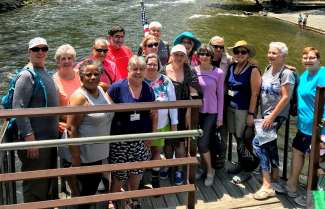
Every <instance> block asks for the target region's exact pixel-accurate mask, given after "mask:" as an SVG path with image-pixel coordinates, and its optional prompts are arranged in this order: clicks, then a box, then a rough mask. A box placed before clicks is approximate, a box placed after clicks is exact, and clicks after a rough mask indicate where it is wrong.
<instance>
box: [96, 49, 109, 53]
mask: <svg viewBox="0 0 325 209" xmlns="http://www.w3.org/2000/svg"><path fill="white" fill-rule="evenodd" d="M95 50H96V52H99V53H102V52H104V53H107V52H108V49H95Z"/></svg>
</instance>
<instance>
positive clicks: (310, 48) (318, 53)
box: [302, 46, 320, 60]
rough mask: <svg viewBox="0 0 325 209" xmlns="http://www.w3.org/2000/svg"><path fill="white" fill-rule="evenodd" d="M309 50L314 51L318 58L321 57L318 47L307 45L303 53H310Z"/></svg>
mask: <svg viewBox="0 0 325 209" xmlns="http://www.w3.org/2000/svg"><path fill="white" fill-rule="evenodd" d="M309 52H314V53H315V55H316V57H317V59H318V60H319V59H320V52H319V51H318V49H316V48H314V47H311V46H309V47H305V48H304V50H303V51H302V55H305V54H308V53H309Z"/></svg>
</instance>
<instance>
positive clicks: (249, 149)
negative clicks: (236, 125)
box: [237, 126, 260, 172]
mask: <svg viewBox="0 0 325 209" xmlns="http://www.w3.org/2000/svg"><path fill="white" fill-rule="evenodd" d="M254 136H255V132H254V128H253V127H249V126H245V129H244V133H243V135H242V137H241V140H238V144H237V153H238V160H239V162H240V164H241V165H242V168H243V170H244V171H246V172H251V171H253V170H255V169H256V168H257V167H258V165H259V163H260V159H259V158H258V157H257V156H256V154H255V153H254V151H253V145H252V141H253V139H254Z"/></svg>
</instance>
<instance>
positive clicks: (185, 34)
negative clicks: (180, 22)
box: [173, 31, 201, 50]
mask: <svg viewBox="0 0 325 209" xmlns="http://www.w3.org/2000/svg"><path fill="white" fill-rule="evenodd" d="M184 38H189V39H191V40H192V41H193V43H194V49H193V50H196V49H198V48H199V47H200V46H201V42H200V41H199V40H198V39H197V38H196V37H195V35H194V33H192V32H189V31H185V32H182V33H180V34H178V35H177V36H176V37H175V39H174V41H173V45H174V46H175V45H177V44H182V40H183V39H184Z"/></svg>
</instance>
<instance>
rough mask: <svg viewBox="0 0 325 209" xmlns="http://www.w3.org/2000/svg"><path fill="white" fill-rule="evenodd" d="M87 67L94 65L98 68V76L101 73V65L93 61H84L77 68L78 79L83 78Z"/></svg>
mask: <svg viewBox="0 0 325 209" xmlns="http://www.w3.org/2000/svg"><path fill="white" fill-rule="evenodd" d="M89 65H95V66H96V67H97V68H98V71H99V73H100V74H102V73H103V67H102V64H101V63H100V62H98V61H94V60H90V59H88V60H85V61H84V62H82V63H81V65H80V67H79V76H80V78H83V77H84V76H85V70H86V69H87V67H88V66H89Z"/></svg>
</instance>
